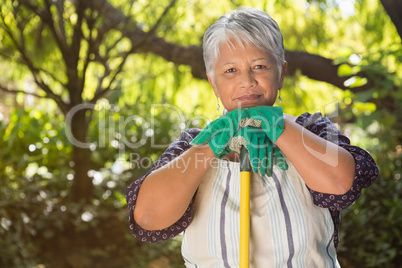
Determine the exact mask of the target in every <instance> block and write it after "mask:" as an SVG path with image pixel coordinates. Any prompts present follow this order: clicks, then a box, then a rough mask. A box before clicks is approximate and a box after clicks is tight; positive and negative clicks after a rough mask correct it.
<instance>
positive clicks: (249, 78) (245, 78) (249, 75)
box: [240, 70, 257, 88]
mask: <svg viewBox="0 0 402 268" xmlns="http://www.w3.org/2000/svg"><path fill="white" fill-rule="evenodd" d="M240 84H241V86H242V87H245V88H248V87H253V86H255V85H257V80H256V79H255V78H254V74H253V72H252V71H251V70H247V71H244V72H243V74H242V75H241V76H240Z"/></svg>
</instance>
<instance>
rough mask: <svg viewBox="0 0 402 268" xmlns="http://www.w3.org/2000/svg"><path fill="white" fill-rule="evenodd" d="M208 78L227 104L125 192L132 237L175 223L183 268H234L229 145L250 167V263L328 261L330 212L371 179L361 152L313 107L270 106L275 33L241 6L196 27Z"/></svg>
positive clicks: (280, 51)
mask: <svg viewBox="0 0 402 268" xmlns="http://www.w3.org/2000/svg"><path fill="white" fill-rule="evenodd" d="M203 48H204V60H205V64H206V69H207V74H208V80H209V82H210V84H211V86H212V88H213V90H214V93H215V95H216V96H217V97H218V98H220V99H221V101H222V104H223V106H224V108H225V109H226V110H227V113H225V114H224V115H222V116H221V117H219V118H218V119H217V120H215V121H213V122H211V123H210V124H209V125H208V126H207V127H206V128H205V129H204V130H203V131H201V130H199V129H189V130H187V131H184V132H182V133H181V135H180V137H179V138H178V139H177V140H176V141H175V142H174V143H172V144H171V145H170V146H169V148H168V149H167V150H166V152H165V153H163V154H162V155H161V157H160V158H159V159H158V160H157V161H156V162H155V163H154V165H153V167H152V169H151V170H150V171H149V172H148V173H147V174H145V175H144V176H143V177H142V178H140V179H138V180H136V181H135V182H133V183H132V184H131V185H130V186H129V187H128V188H127V190H126V199H127V203H128V207H129V210H130V215H129V221H130V229H131V232H132V234H133V236H134V237H136V238H138V239H140V240H141V241H148V242H155V241H160V240H165V239H169V238H173V237H174V236H176V235H178V234H179V233H181V232H183V231H184V234H183V241H182V254H183V258H184V261H185V264H186V266H187V267H238V266H239V256H238V254H239V203H240V189H239V187H240V183H239V180H240V172H239V149H240V147H241V146H245V147H246V148H247V150H248V153H249V159H250V162H251V166H252V169H253V172H252V175H251V194H250V217H251V234H250V264H251V267H285V266H286V267H339V263H338V261H337V256H336V249H337V246H338V242H339V236H338V232H339V223H340V211H341V210H342V209H344V208H346V207H347V206H349V205H350V204H352V203H353V202H354V201H356V200H357V198H358V197H359V196H360V193H361V190H362V188H364V187H368V186H369V185H370V184H371V183H372V182H373V181H374V180H375V179H376V177H377V174H378V169H377V167H376V164H375V162H374V160H373V159H372V158H371V156H370V155H369V153H368V152H366V151H364V150H363V149H361V148H358V147H356V146H352V145H350V141H349V139H348V138H347V137H345V136H343V135H341V134H340V132H339V131H338V130H337V128H336V127H335V126H334V125H333V124H332V123H331V122H330V121H329V120H328V119H327V118H326V117H323V116H322V115H321V114H319V113H316V114H309V113H305V114H302V115H300V116H299V117H297V118H296V117H293V116H290V115H287V114H283V112H282V109H281V107H273V105H274V103H275V101H276V100H277V96H278V92H279V90H280V89H281V87H282V83H283V79H284V74H285V71H286V68H287V63H286V61H285V59H284V46H283V38H282V34H281V32H280V30H279V27H278V25H277V24H276V22H275V21H274V20H273V19H272V18H271V17H270V16H269V15H268V14H266V13H265V12H263V11H260V10H256V9H251V8H241V9H237V10H234V11H233V12H231V13H229V14H225V15H223V16H222V17H221V18H219V19H218V21H216V22H215V23H214V24H212V25H211V26H210V28H209V29H208V30H207V31H206V33H205V35H204V42H203Z"/></svg>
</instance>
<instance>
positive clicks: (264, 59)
mask: <svg viewBox="0 0 402 268" xmlns="http://www.w3.org/2000/svg"><path fill="white" fill-rule="evenodd" d="M259 60H263V61H266V62H269V60H268V59H267V58H257V59H254V60H252V62H256V61H259Z"/></svg>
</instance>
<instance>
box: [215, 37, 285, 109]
mask: <svg viewBox="0 0 402 268" xmlns="http://www.w3.org/2000/svg"><path fill="white" fill-rule="evenodd" d="M232 43H233V44H234V47H229V46H228V45H227V44H226V42H225V43H223V44H222V46H221V48H220V54H219V58H218V60H217V61H216V64H215V67H214V80H212V79H211V77H210V76H209V75H208V80H209V82H210V84H211V85H212V87H213V89H214V92H215V95H216V96H217V97H219V98H220V99H221V101H222V103H223V106H225V108H226V109H227V110H228V112H230V111H233V110H235V109H237V108H248V107H254V106H262V105H265V106H272V105H273V104H274V103H275V100H276V96H277V93H278V90H279V89H280V88H281V87H282V84H283V76H284V73H285V70H286V67H287V63H286V62H285V63H284V64H283V66H282V70H280V71H281V76H280V78H279V76H278V70H277V68H276V66H277V64H276V62H275V59H274V57H273V55H271V54H269V53H266V52H265V51H264V50H261V49H259V48H255V47H252V46H249V45H247V44H245V43H244V46H243V47H242V46H240V45H239V44H238V43H237V42H236V41H232Z"/></svg>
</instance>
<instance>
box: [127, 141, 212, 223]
mask: <svg viewBox="0 0 402 268" xmlns="http://www.w3.org/2000/svg"><path fill="white" fill-rule="evenodd" d="M213 159H215V156H214V154H213V152H212V150H211V148H210V147H209V146H207V145H201V146H193V147H191V148H190V149H188V150H187V151H186V152H184V153H183V154H181V155H180V156H178V157H177V158H175V159H174V160H172V161H171V162H169V163H168V164H167V165H165V166H163V167H161V168H159V169H158V170H156V171H154V172H152V173H151V174H149V175H148V176H147V178H146V179H145V180H144V181H143V183H142V185H141V187H140V189H139V193H138V197H137V200H136V205H135V208H134V219H135V222H136V223H137V224H138V225H139V226H141V227H142V228H144V229H147V230H161V229H164V228H167V227H169V226H171V225H172V224H174V223H175V222H176V221H177V220H179V219H180V218H181V217H182V216H183V214H184V213H185V211H186V210H187V208H188V205H189V204H190V201H191V199H192V198H193V196H194V194H195V192H196V190H197V188H198V185H199V184H200V182H201V180H202V178H203V176H204V175H205V174H206V173H207V171H208V170H209V167H210V164H211V161H213Z"/></svg>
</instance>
